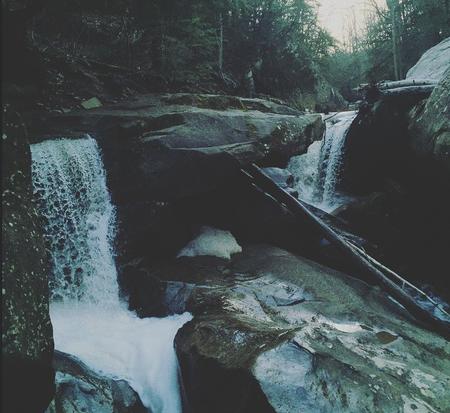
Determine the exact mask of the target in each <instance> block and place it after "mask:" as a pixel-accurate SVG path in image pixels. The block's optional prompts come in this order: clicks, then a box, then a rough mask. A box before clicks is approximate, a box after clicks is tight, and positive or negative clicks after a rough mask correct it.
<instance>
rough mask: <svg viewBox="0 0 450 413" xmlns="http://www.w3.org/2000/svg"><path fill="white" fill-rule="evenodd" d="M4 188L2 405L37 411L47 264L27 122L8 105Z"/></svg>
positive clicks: (49, 351) (47, 354)
mask: <svg viewBox="0 0 450 413" xmlns="http://www.w3.org/2000/svg"><path fill="white" fill-rule="evenodd" d="M2 189H3V193H2V383H3V384H2V387H3V391H2V393H3V395H2V411H5V412H11V413H13V412H17V413H22V412H30V413H33V412H36V413H40V412H42V411H43V410H44V409H45V408H46V407H47V405H48V403H49V402H50V400H51V398H52V396H53V389H54V373H53V369H52V367H51V359H52V355H53V335H52V326H51V323H50V315H49V292H48V275H49V271H50V265H49V257H48V254H47V251H46V249H45V244H44V239H43V236H42V232H41V227H40V219H39V217H38V215H37V213H36V208H35V206H34V203H33V200H32V187H31V155H30V150H29V146H28V142H27V139H26V133H25V128H24V125H23V123H22V121H21V119H20V117H18V115H15V114H14V113H10V112H9V110H8V109H7V108H6V107H4V113H3V131H2Z"/></svg>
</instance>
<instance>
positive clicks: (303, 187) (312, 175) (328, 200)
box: [288, 112, 356, 212]
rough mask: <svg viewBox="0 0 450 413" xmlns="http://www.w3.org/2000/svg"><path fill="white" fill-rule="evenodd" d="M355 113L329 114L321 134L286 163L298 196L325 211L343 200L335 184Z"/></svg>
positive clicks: (330, 209) (329, 210)
mask: <svg viewBox="0 0 450 413" xmlns="http://www.w3.org/2000/svg"><path fill="white" fill-rule="evenodd" d="M355 117H356V112H341V113H338V114H336V115H333V116H331V117H329V118H328V119H327V120H326V132H325V136H324V138H323V139H322V140H321V141H317V142H313V143H312V144H311V145H310V146H309V148H308V151H307V153H306V154H303V155H300V156H294V157H293V158H292V159H291V160H290V162H289V165H288V170H289V171H290V172H291V173H292V175H293V176H294V179H295V184H294V188H295V189H296V190H297V191H298V193H299V197H300V199H301V200H303V201H305V202H307V203H309V204H311V205H314V206H315V207H317V208H320V209H322V210H324V211H326V212H331V211H332V210H333V209H335V208H336V207H338V206H339V205H341V204H342V203H343V196H342V195H341V194H339V193H338V192H337V190H336V187H337V185H338V183H339V179H340V173H341V170H342V162H343V156H344V149H345V140H346V137H347V132H348V129H349V128H350V125H351V124H352V122H353V120H354V119H355Z"/></svg>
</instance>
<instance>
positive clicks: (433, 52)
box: [406, 37, 450, 83]
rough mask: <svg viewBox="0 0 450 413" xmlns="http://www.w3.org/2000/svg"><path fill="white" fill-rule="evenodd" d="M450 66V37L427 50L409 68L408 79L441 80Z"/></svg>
mask: <svg viewBox="0 0 450 413" xmlns="http://www.w3.org/2000/svg"><path fill="white" fill-rule="evenodd" d="M449 68H450V37H447V38H446V39H444V40H443V41H442V42H440V43H439V44H437V45H436V46H434V47H432V48H431V49H429V50H427V51H426V52H425V53H424V54H423V55H422V57H421V58H420V59H419V61H418V62H417V63H416V64H415V65H414V66H413V67H412V68H411V69H409V70H408V73H407V74H406V79H410V80H431V81H434V82H436V83H437V82H439V81H440V80H441V79H442V77H443V76H444V73H445V72H446V71H447V70H448V69H449Z"/></svg>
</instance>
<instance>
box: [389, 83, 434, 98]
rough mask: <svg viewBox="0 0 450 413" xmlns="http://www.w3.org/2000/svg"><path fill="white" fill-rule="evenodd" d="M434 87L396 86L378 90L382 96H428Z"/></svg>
mask: <svg viewBox="0 0 450 413" xmlns="http://www.w3.org/2000/svg"><path fill="white" fill-rule="evenodd" d="M434 88H435V85H423V86H405V87H397V88H395V89H382V90H380V93H381V95H382V96H405V95H408V96H417V95H420V96H429V95H431V93H432V92H433V90H434Z"/></svg>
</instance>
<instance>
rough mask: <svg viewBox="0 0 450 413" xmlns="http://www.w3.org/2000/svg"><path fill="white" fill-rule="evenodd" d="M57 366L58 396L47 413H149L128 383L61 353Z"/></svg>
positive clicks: (57, 356) (55, 361) (57, 359)
mask: <svg viewBox="0 0 450 413" xmlns="http://www.w3.org/2000/svg"><path fill="white" fill-rule="evenodd" d="M53 364H54V367H55V370H56V394H55V399H54V400H53V401H52V403H51V404H50V406H49V408H48V409H47V411H46V413H89V412H92V413H94V412H95V413H149V412H148V410H147V409H146V408H145V407H144V406H143V405H142V402H141V400H140V399H139V396H138V395H137V394H136V392H135V391H134V390H133V389H132V388H131V387H130V386H129V384H128V383H127V382H126V381H124V380H113V379H110V378H107V377H102V376H101V375H99V374H97V373H95V372H93V371H92V370H90V369H89V368H88V367H87V366H86V365H85V364H83V363H82V362H81V361H80V360H78V359H77V358H76V357H73V356H71V355H68V354H65V353H61V352H60V351H56V352H55V357H54V362H53ZM150 413H151V412H150Z"/></svg>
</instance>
